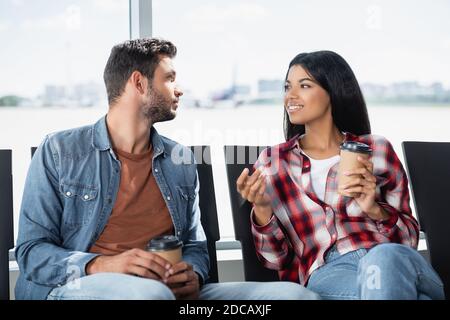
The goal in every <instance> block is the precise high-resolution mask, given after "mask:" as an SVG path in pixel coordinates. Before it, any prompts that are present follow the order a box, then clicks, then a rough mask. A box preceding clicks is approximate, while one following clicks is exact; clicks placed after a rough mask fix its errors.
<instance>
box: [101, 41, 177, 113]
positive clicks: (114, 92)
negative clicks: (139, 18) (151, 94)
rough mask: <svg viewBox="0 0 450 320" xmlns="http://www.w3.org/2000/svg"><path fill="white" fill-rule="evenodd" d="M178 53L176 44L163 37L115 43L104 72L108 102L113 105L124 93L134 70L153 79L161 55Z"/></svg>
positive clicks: (173, 55)
mask: <svg viewBox="0 0 450 320" xmlns="http://www.w3.org/2000/svg"><path fill="white" fill-rule="evenodd" d="M176 54H177V48H176V47H175V45H174V44H173V43H172V42H170V41H167V40H163V39H156V38H146V39H136V40H128V41H125V42H123V43H120V44H118V45H115V46H114V47H113V48H112V50H111V54H110V56H109V59H108V62H107V63H106V66H105V71H104V72H103V79H104V81H105V86H106V92H107V94H108V103H109V104H110V105H111V104H112V103H114V102H115V101H116V100H117V99H118V98H119V97H120V96H121V95H122V93H123V91H124V90H125V84H126V83H127V81H128V79H129V78H130V76H131V74H132V73H133V72H134V71H139V72H140V73H142V74H143V75H144V76H145V77H147V78H148V79H149V80H152V79H153V75H154V73H155V69H156V66H157V65H158V63H159V61H160V56H161V55H165V56H169V57H170V58H173V57H175V56H176Z"/></svg>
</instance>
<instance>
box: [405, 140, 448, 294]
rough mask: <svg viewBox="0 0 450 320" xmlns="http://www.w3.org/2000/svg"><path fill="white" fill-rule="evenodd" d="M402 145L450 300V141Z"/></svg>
mask: <svg viewBox="0 0 450 320" xmlns="http://www.w3.org/2000/svg"><path fill="white" fill-rule="evenodd" d="M402 147H403V154H404V157H405V163H406V169H407V172H408V175H409V180H410V184H411V191H412V198H413V200H414V206H415V208H416V213H417V216H418V219H419V222H420V224H421V227H422V230H424V231H425V235H426V240H427V247H428V250H429V254H430V261H431V264H432V266H433V268H434V269H435V270H436V272H437V273H438V274H439V276H440V277H441V279H442V281H443V282H444V289H445V292H446V296H447V299H450V249H449V245H450V207H449V204H448V203H447V200H445V199H447V198H448V197H449V196H450V142H412V141H405V142H403V143H402Z"/></svg>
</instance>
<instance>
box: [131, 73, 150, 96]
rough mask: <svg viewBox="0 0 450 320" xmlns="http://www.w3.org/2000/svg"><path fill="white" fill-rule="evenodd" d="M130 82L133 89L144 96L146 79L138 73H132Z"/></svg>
mask: <svg viewBox="0 0 450 320" xmlns="http://www.w3.org/2000/svg"><path fill="white" fill-rule="evenodd" d="M130 81H131V84H132V85H133V87H134V88H135V89H136V90H137V91H138V92H139V93H140V94H144V93H145V90H146V87H147V85H148V84H147V82H148V81H147V78H146V77H144V75H143V74H142V73H140V72H139V71H133V73H132V74H131V76H130Z"/></svg>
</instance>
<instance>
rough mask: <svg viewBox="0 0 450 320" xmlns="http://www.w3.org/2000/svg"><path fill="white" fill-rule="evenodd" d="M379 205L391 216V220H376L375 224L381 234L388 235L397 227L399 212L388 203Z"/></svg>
mask: <svg viewBox="0 0 450 320" xmlns="http://www.w3.org/2000/svg"><path fill="white" fill-rule="evenodd" d="M378 204H379V205H380V206H381V208H382V209H383V210H384V211H386V212H387V213H388V214H389V218H388V219H386V220H375V223H376V224H377V227H378V230H379V231H380V232H381V233H388V232H389V231H390V230H391V229H392V228H393V227H394V226H395V225H397V221H398V212H397V210H396V209H394V208H393V207H392V206H391V205H389V204H387V203H384V202H378Z"/></svg>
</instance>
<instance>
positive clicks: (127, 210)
mask: <svg viewBox="0 0 450 320" xmlns="http://www.w3.org/2000/svg"><path fill="white" fill-rule="evenodd" d="M114 151H115V152H116V154H117V156H118V159H119V160H120V162H121V164H122V165H121V171H120V186H119V191H118V193H117V198H116V202H115V204H114V208H113V210H112V213H111V216H110V217H109V220H108V222H107V224H106V226H105V229H104V230H103V232H102V234H101V235H100V237H99V239H98V240H97V241H96V242H95V244H94V245H93V246H92V247H91V249H90V252H92V253H100V254H103V255H113V254H119V253H122V252H124V251H126V250H129V249H133V248H140V249H145V246H146V245H147V243H148V241H150V239H152V238H154V237H157V236H160V235H167V234H173V223H172V218H171V217H170V214H169V211H168V209H167V206H166V203H165V201H164V199H163V197H162V195H161V191H160V190H159V187H158V185H157V184H156V181H155V177H154V176H153V174H152V158H153V149H150V150H149V151H148V152H145V153H142V154H131V153H127V152H124V151H121V150H117V149H114Z"/></svg>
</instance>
